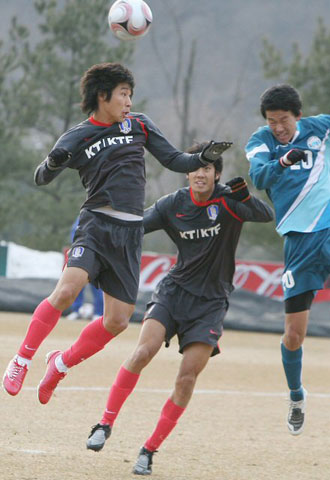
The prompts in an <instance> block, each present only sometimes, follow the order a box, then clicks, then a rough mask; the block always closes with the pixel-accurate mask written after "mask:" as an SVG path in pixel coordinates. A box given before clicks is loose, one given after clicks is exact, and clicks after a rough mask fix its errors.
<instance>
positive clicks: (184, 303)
mask: <svg viewBox="0 0 330 480" xmlns="http://www.w3.org/2000/svg"><path fill="white" fill-rule="evenodd" d="M203 147H204V145H203V144H199V145H196V146H194V147H192V148H191V149H190V150H189V151H190V153H198V152H201V151H202V150H203ZM221 171H222V159H221V158H220V159H218V160H217V161H216V162H215V163H214V164H213V165H206V166H205V167H201V168H199V169H198V170H196V171H195V172H192V173H189V174H188V180H189V186H190V187H188V188H181V189H179V190H177V191H176V192H174V193H172V194H169V195H166V196H165V197H162V198H161V199H160V200H158V201H157V202H156V203H155V204H154V205H153V206H151V207H150V208H148V209H147V210H145V215H144V220H143V224H144V228H145V233H149V232H153V231H156V230H164V231H165V232H166V233H167V234H168V235H169V237H170V238H171V239H172V240H173V242H174V243H175V244H176V246H177V248H178V259H177V263H176V265H175V266H174V267H173V268H172V269H171V270H170V272H169V273H168V274H167V275H166V277H165V278H164V279H163V280H162V281H161V282H160V283H159V284H158V286H157V287H156V290H155V292H154V293H153V296H152V299H151V302H150V303H149V304H148V307H147V312H146V314H145V317H144V323H143V327H142V330H141V333H140V337H139V340H138V344H137V347H136V349H135V351H134V352H133V353H132V355H131V356H130V357H129V358H128V360H126V362H125V363H124V364H123V366H122V367H121V369H120V370H119V372H118V374H117V377H116V379H115V381H114V383H113V385H112V387H111V389H110V393H109V397H108V401H107V404H106V409H105V411H104V414H103V417H102V419H101V421H100V423H98V424H97V425H95V426H94V427H93V428H92V431H91V434H90V436H89V438H88V440H87V448H88V449H91V450H94V451H99V450H101V449H102V448H103V446H104V443H105V441H106V439H107V438H108V437H109V435H110V432H111V428H112V426H113V424H114V422H115V419H116V417H117V415H118V413H119V410H120V408H121V406H122V405H123V403H124V402H125V400H126V398H127V397H128V395H129V394H130V393H131V392H132V390H133V389H134V387H135V385H136V383H137V381H138V379H139V375H140V372H141V371H142V369H143V368H144V367H145V366H146V365H147V364H148V363H149V362H150V361H151V360H152V358H153V357H154V355H156V353H157V352H158V350H159V349H160V347H161V345H162V343H163V342H166V345H168V344H169V342H170V339H171V337H173V336H174V335H177V336H178V339H179V346H180V350H179V351H180V353H182V361H181V365H180V369H179V373H178V376H177V378H176V382H175V388H174V392H173V393H172V395H171V396H170V398H169V399H168V400H167V401H166V403H165V405H164V406H163V409H162V412H161V415H160V418H159V421H158V424H157V426H156V428H155V430H154V432H153V433H152V435H151V436H150V437H149V438H148V440H147V441H146V442H145V443H144V445H143V447H142V448H141V450H140V453H139V456H138V460H137V463H136V465H135V467H134V473H136V474H140V475H149V474H150V473H151V465H152V457H153V455H154V453H155V451H156V450H157V449H158V447H159V446H160V445H161V443H162V442H163V441H164V440H165V438H166V437H167V436H168V435H169V434H170V432H171V431H172V429H173V428H174V427H175V425H176V423H177V421H178V420H179V417H180V416H181V415H182V414H183V412H184V410H185V408H186V407H187V405H188V402H189V400H190V398H191V395H192V393H193V390H194V386H195V382H196V379H197V376H198V375H199V373H200V372H201V371H202V370H203V369H204V367H205V366H206V364H207V362H208V360H209V358H210V356H212V355H216V354H217V353H219V346H218V340H219V338H220V336H221V333H222V326H223V320H224V317H225V315H226V312H227V309H228V298H229V295H230V293H231V291H232V290H233V285H232V281H233V275H234V271H235V251H236V247H237V243H238V240H239V236H240V233H241V229H242V225H243V223H244V222H245V221H253V222H269V221H271V220H272V219H273V212H272V209H271V208H270V207H269V206H268V205H267V204H265V203H264V202H262V201H261V200H258V199H257V198H255V197H253V196H251V195H250V194H249V190H248V187H247V184H246V182H245V180H244V179H243V178H241V177H236V178H234V179H233V180H231V181H229V182H228V183H227V184H226V185H222V184H220V183H218V182H219V179H220V175H221Z"/></svg>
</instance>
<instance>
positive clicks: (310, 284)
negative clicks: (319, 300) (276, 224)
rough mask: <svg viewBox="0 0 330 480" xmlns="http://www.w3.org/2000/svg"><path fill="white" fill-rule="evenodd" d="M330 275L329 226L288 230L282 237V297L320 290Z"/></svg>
mask: <svg viewBox="0 0 330 480" xmlns="http://www.w3.org/2000/svg"><path fill="white" fill-rule="evenodd" d="M328 275H330V228H328V229H325V230H320V231H318V232H312V233H300V232H290V233H288V234H287V235H285V240H284V273H283V276H282V287H283V291H284V299H285V300H286V299H287V298H290V297H294V296H296V295H299V294H300V293H304V292H308V291H313V292H314V294H315V293H316V290H321V289H322V288H323V286H324V283H325V281H326V279H327V277H328Z"/></svg>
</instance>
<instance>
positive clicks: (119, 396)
mask: <svg viewBox="0 0 330 480" xmlns="http://www.w3.org/2000/svg"><path fill="white" fill-rule="evenodd" d="M139 377H140V375H139V374H138V373H132V372H130V371H129V370H126V368H124V367H121V368H120V370H119V372H118V374H117V377H116V379H115V381H114V383H113V385H112V387H111V389H110V393H109V396H108V401H107V406H106V409H105V410H104V413H103V417H102V420H101V422H100V423H102V424H107V425H111V426H112V425H113V423H114V421H115V420H116V418H117V415H118V413H119V411H120V409H121V407H122V405H123V403H124V402H125V400H126V398H127V397H128V395H129V394H130V393H131V392H132V391H133V390H134V387H135V385H136V384H137V381H138V379H139Z"/></svg>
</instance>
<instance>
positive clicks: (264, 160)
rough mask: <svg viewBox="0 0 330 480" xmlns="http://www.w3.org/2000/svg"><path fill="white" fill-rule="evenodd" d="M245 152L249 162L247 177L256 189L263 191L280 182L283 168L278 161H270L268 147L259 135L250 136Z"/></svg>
mask: <svg viewBox="0 0 330 480" xmlns="http://www.w3.org/2000/svg"><path fill="white" fill-rule="evenodd" d="M245 151H246V158H247V159H248V161H249V162H250V170H249V175H250V177H251V180H252V183H253V185H254V186H255V187H256V188H258V189H259V190H265V189H267V188H270V187H271V186H272V185H274V184H275V183H276V182H278V181H279V180H280V178H281V176H282V174H283V171H284V168H283V167H282V165H281V164H280V162H279V160H278V159H273V160H272V158H271V153H270V150H269V146H268V145H267V143H266V141H265V138H264V137H263V136H262V134H261V133H258V132H257V133H255V134H253V135H252V137H251V138H250V140H249V142H248V144H247V145H246V147H245Z"/></svg>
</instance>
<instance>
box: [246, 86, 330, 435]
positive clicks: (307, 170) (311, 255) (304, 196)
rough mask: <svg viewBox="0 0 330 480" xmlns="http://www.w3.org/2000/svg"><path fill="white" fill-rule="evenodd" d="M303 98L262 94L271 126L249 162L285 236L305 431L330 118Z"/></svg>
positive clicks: (291, 347)
mask: <svg viewBox="0 0 330 480" xmlns="http://www.w3.org/2000/svg"><path fill="white" fill-rule="evenodd" d="M301 108H302V103H301V100H300V97H299V93H298V92H297V91H296V90H295V89H294V88H293V87H292V86H290V85H285V84H283V85H276V86H274V87H271V88H269V89H268V90H266V91H265V92H264V93H263V95H262V96H261V105H260V109H261V114H262V115H263V117H264V118H265V119H266V121H267V124H268V125H267V126H264V127H261V128H259V130H257V131H256V132H255V133H254V134H253V135H252V136H251V138H250V140H249V142H248V144H247V146H246V153H247V158H248V160H249V161H250V176H251V179H252V182H253V183H254V185H255V186H256V187H257V188H258V189H260V190H266V192H267V193H268V196H269V198H270V199H271V200H272V202H273V204H274V207H275V214H276V230H277V232H278V233H279V234H280V235H283V236H284V262H285V267H284V273H283V277H282V285H283V290H284V304H285V330H284V335H283V338H282V342H281V353H282V362H283V367H284V372H285V375H286V379H287V383H288V387H289V390H290V405H289V413H288V417H287V426H288V429H289V431H290V433H291V434H292V435H298V434H300V433H301V432H302V431H303V427H304V420H305V403H306V391H305V390H304V388H303V385H302V354H303V350H302V344H303V341H304V338H305V335H306V331H307V325H308V319H309V311H310V308H311V304H312V301H313V298H314V295H315V293H316V291H317V290H320V289H322V288H323V285H324V282H325V280H326V278H327V276H328V274H329V273H330V228H329V227H330V201H329V200H330V138H329V133H330V115H317V116H315V117H306V118H302V112H301Z"/></svg>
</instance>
